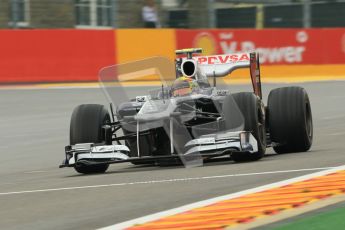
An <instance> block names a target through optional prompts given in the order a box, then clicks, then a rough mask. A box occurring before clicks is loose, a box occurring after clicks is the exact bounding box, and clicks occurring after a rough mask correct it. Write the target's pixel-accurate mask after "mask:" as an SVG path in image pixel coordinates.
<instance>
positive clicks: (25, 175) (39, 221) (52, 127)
mask: <svg viewBox="0 0 345 230" xmlns="http://www.w3.org/2000/svg"><path fill="white" fill-rule="evenodd" d="M294 85H301V86H303V87H305V88H306V90H307V91H308V93H309V96H310V100H311V105H312V111H313V119H314V144H313V147H312V150H311V151H310V152H307V153H294V154H284V155H277V154H274V153H273V152H272V150H268V154H267V156H266V157H264V158H263V159H262V160H261V161H258V162H252V163H236V164H235V163H233V162H232V161H213V162H209V163H206V164H205V165H204V166H203V167H197V168H188V169H185V168H183V167H158V166H150V167H143V166H140V167H139V166H133V165H131V164H129V163H124V164H118V165H112V166H111V167H110V168H109V170H108V172H107V173H105V174H101V175H87V176H85V175H80V174H78V173H76V172H75V171H74V170H73V169H71V168H67V169H59V168H58V165H59V164H60V163H61V161H62V159H63V157H64V146H65V145H66V144H68V132H69V120H70V115H71V113H72V110H73V108H74V107H75V106H76V105H78V104H82V103H100V104H107V101H106V100H105V97H104V95H103V93H102V91H101V90H100V89H20V90H17V89H2V90H0V105H1V110H0V143H1V144H0V154H1V160H0V229H95V228H99V227H105V226H108V225H113V224H116V223H119V222H123V221H126V220H130V219H133V218H137V217H141V216H144V215H148V214H152V213H155V212H158V211H163V210H167V209H171V208H176V207H179V206H181V205H185V204H189V203H192V202H196V201H200V200H204V199H208V198H212V197H215V196H220V195H225V194H229V193H233V192H238V191H242V190H245V189H250V188H255V187H257V186H261V185H265V184H269V183H273V182H278V181H281V180H285V179H289V178H293V177H297V176H301V175H305V174H309V173H312V172H316V171H320V170H321V169H314V168H324V167H334V166H339V165H343V164H345V153H344V148H343V146H344V140H345V90H344V89H345V82H344V81H339V82H318V83H304V84H294ZM279 86H287V85H285V84H284V85H282V84H280V85H279V84H265V85H264V87H263V88H264V99H265V100H266V98H267V95H268V92H269V90H270V89H272V88H276V87H279ZM246 88H247V87H245V86H242V85H236V86H232V91H233V92H236V91H242V90H245V89H246ZM129 90H130V91H131V92H132V93H133V95H134V94H141V93H142V92H144V91H146V89H144V88H142V87H141V88H131V89H129ZM300 169H310V170H300ZM290 170H291V171H290ZM293 170H295V171H293ZM279 171H286V172H279ZM265 172H274V173H265ZM239 174H244V175H239ZM224 175H227V176H224ZM234 175H235V176H234ZM236 175H237V176H236ZM217 176H224V177H217ZM186 178H189V179H186ZM174 179H178V180H174ZM133 182H138V183H133ZM100 185H107V186H100ZM85 186H91V187H85ZM77 187H78V188H77ZM49 189H53V190H49ZM54 189H55V190H54ZM23 191H28V192H23Z"/></svg>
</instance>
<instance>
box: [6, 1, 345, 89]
mask: <svg viewBox="0 0 345 230" xmlns="http://www.w3.org/2000/svg"><path fill="white" fill-rule="evenodd" d="M344 15H345V0H338V1H335V0H328V1H315V0H251V1H249V0H244V1H239V0H1V1H0V38H1V42H0V51H1V52H0V63H1V66H2V67H1V68H0V84H11V83H32V82H90V81H91V82H95V81H98V72H99V70H100V69H101V68H102V67H104V66H109V65H114V64H120V63H125V62H130V61H134V60H139V59H144V58H148V57H152V56H164V57H168V58H170V59H171V60H173V59H174V58H175V52H174V51H175V50H176V49H182V48H189V47H201V48H203V50H204V53H203V54H204V55H215V54H223V53H235V52H249V51H254V50H255V51H256V52H258V53H260V61H261V63H262V64H263V65H262V70H263V71H262V76H263V79H264V80H265V78H271V79H277V80H280V81H281V80H282V79H283V78H289V79H290V78H293V77H298V78H300V79H303V80H317V79H324V80H325V79H326V80H329V79H344V78H345V73H344V69H345V18H344ZM291 65H293V67H292V66H291ZM236 74H237V73H236ZM238 75H239V77H247V73H241V72H239V73H238ZM235 77H236V76H235Z"/></svg>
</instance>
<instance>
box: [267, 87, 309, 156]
mask: <svg viewBox="0 0 345 230" xmlns="http://www.w3.org/2000/svg"><path fill="white" fill-rule="evenodd" d="M268 116H269V119H268V121H269V129H270V137H271V140H272V142H274V143H276V144H277V146H274V147H273V149H274V151H275V152H276V153H291V152H305V151H308V150H309V149H310V147H311V145H312V143H313V119H312V112H311V106H310V101H309V97H308V94H307V92H306V91H305V89H303V88H301V87H284V88H278V89H274V90H272V91H271V92H270V94H269V96H268Z"/></svg>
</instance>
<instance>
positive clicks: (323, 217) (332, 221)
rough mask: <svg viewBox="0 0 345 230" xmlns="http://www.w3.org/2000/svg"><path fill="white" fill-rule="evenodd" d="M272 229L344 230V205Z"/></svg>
mask: <svg viewBox="0 0 345 230" xmlns="http://www.w3.org/2000/svg"><path fill="white" fill-rule="evenodd" d="M273 229H274V230H290V229H293V230H309V229H311V230H321V229H322V230H323V229H327V230H328V229H330V230H338V229H339V230H344V229H345V207H342V208H337V209H334V210H331V211H327V212H325V213H320V214H316V215H314V216H311V217H306V218H304V219H300V220H297V221H295V222H293V223H288V224H283V225H281V226H279V227H276V228H273Z"/></svg>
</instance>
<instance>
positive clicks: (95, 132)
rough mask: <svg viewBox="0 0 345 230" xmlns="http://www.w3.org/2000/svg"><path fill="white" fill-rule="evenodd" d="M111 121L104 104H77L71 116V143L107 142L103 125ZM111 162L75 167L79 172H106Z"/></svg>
mask: <svg viewBox="0 0 345 230" xmlns="http://www.w3.org/2000/svg"><path fill="white" fill-rule="evenodd" d="M108 122H110V115H109V113H108V111H107V109H106V108H105V107H104V106H103V105H98V104H83V105H79V106H77V107H76V108H75V109H74V111H73V113H72V117H71V123H70V145H74V144H79V143H105V134H104V131H103V129H102V126H103V125H104V124H106V123H108ZM108 167H109V164H102V165H83V164H77V165H76V166H75V167H74V169H75V170H76V171H77V172H78V173H83V174H91V173H104V172H105V171H106V170H107V169H108Z"/></svg>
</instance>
